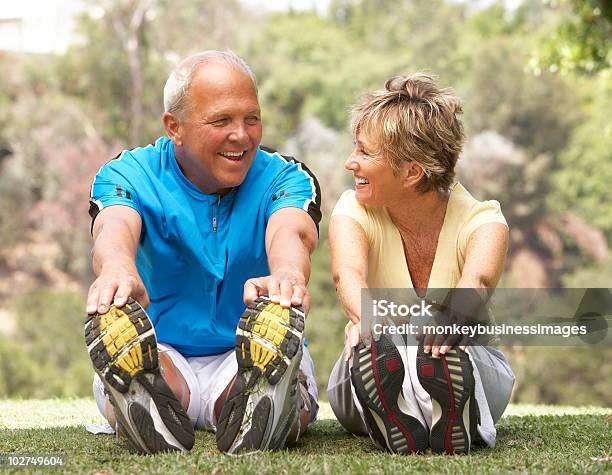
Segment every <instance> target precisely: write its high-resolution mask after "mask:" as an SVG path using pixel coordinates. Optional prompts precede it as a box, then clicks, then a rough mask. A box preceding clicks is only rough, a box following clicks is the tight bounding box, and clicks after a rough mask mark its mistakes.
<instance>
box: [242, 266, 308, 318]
mask: <svg viewBox="0 0 612 475" xmlns="http://www.w3.org/2000/svg"><path fill="white" fill-rule="evenodd" d="M261 295H267V296H269V297H270V300H271V301H272V302H274V303H277V304H280V306H281V307H284V308H289V307H292V306H293V307H298V306H300V305H301V306H302V307H304V312H305V313H306V314H308V310H309V309H310V294H309V293H308V289H307V288H306V284H305V283H304V282H303V278H302V279H300V278H299V277H298V276H297V275H292V274H290V273H281V272H277V273H275V274H273V275H268V276H265V277H255V278H253V279H249V280H247V281H246V282H245V283H244V303H245V304H247V305H250V304H252V303H253V302H254V301H255V300H256V299H257V297H260V296H261Z"/></svg>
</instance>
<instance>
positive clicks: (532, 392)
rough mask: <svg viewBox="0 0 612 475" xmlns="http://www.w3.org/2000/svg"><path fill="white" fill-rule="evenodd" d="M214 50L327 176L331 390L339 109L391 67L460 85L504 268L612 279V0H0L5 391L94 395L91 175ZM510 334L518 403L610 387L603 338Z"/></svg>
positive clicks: (549, 283) (315, 285)
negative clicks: (238, 65) (184, 64)
mask: <svg viewBox="0 0 612 475" xmlns="http://www.w3.org/2000/svg"><path fill="white" fill-rule="evenodd" d="M205 49H232V50H234V51H235V52H237V53H238V54H240V55H241V56H243V57H244V58H245V59H246V60H247V62H249V64H250V65H251V66H252V68H253V69H254V71H255V73H256V74H257V76H258V78H259V94H260V100H261V105H262V109H263V114H264V115H263V119H264V139H263V142H262V143H264V144H266V145H268V146H271V147H274V148H276V149H278V150H280V151H282V152H283V153H287V154H293V155H295V156H296V158H298V159H299V160H301V161H304V162H305V163H306V164H308V166H309V167H310V168H311V169H313V171H315V173H316V174H317V176H318V178H319V182H320V184H321V188H322V191H323V211H324V217H323V223H322V226H321V241H320V245H319V248H318V250H317V252H316V254H315V255H314V258H313V273H312V279H311V284H310V289H311V292H312V295H313V310H312V312H311V314H310V316H309V319H308V325H307V336H308V338H309V340H310V342H311V343H310V348H311V351H312V355H313V357H314V360H315V364H316V365H317V377H318V382H319V386H320V389H321V390H322V392H321V396H322V397H323V399H325V398H326V395H325V391H323V389H324V388H325V387H326V384H327V376H328V375H329V372H330V370H331V367H332V365H333V363H334V360H335V358H337V356H338V355H339V353H340V351H341V348H342V343H343V328H344V324H345V322H346V317H345V316H344V315H343V313H342V310H341V309H340V307H339V305H338V303H337V301H336V297H335V290H334V284H333V282H332V279H331V273H330V260H329V245H328V240H327V222H328V219H329V214H330V212H331V210H332V209H333V206H334V204H335V202H336V200H337V198H338V197H339V195H340V193H341V192H342V191H343V190H345V189H347V188H350V187H351V186H352V175H351V174H350V173H348V172H346V171H344V170H343V163H344V160H345V159H346V157H347V155H348V154H349V151H350V149H351V146H352V138H351V136H350V134H349V132H348V127H347V125H348V120H347V118H348V110H349V108H350V106H351V104H352V103H354V102H355V101H356V100H357V99H358V98H359V96H360V95H361V94H363V93H365V92H366V91H368V90H371V89H377V88H381V87H382V86H383V84H384V81H385V79H387V78H388V77H390V76H392V75H395V74H409V73H412V72H415V71H417V70H426V71H430V72H433V73H435V74H437V75H438V76H439V81H440V83H441V84H443V85H446V86H452V87H453V88H455V90H456V91H457V93H458V94H459V96H460V97H461V98H462V100H463V103H464V116H463V120H464V123H465V126H466V130H467V133H468V142H467V144H466V146H465V151H464V153H463V155H462V157H461V160H460V162H459V165H458V168H459V177H460V180H461V181H462V182H463V183H464V184H465V185H466V186H467V187H468V188H469V189H470V190H471V192H472V193H473V194H474V195H475V196H476V197H477V198H479V199H497V200H499V201H500V202H501V205H502V210H503V212H504V214H505V216H506V218H507V220H508V222H509V224H510V229H511V244H510V253H509V257H508V260H507V268H506V272H505V275H504V278H503V282H502V285H503V286H507V287H536V288H537V287H611V283H612V255H611V252H610V245H611V244H612V200H611V199H610V198H611V196H612V193H611V192H610V184H611V183H612V122H611V120H610V111H612V94H611V92H612V76H611V73H612V2H610V1H604V0H550V1H541V0H524V1H522V2H521V1H497V2H495V1H459V0H452V1H451V0H412V1H408V0H405V1H399V0H327V1H323V0H319V1H317V0H311V1H307V0H304V1H269V2H268V1H257V0H248V1H247V0H243V1H240V0H225V1H223V2H219V1H217V0H200V1H193V0H172V1H170V0H96V1H93V0H64V1H60V0H46V1H45V0H40V1H35V0H22V1H20V2H8V1H2V2H0V71H1V72H2V73H1V74H0V397H11V398H47V397H65V396H89V395H90V388H91V378H92V370H91V366H90V362H89V359H88V357H87V354H86V351H85V347H84V342H83V338H82V321H83V318H84V312H83V309H84V301H85V295H86V290H87V287H88V286H89V284H90V283H91V282H92V280H93V274H92V270H91V264H90V248H91V238H90V234H89V228H90V220H89V216H88V213H87V211H88V196H89V188H90V185H91V180H92V178H93V176H94V174H95V173H96V171H97V170H98V168H99V167H100V166H101V165H102V164H104V163H106V162H107V161H108V160H110V159H111V158H112V157H114V156H115V155H117V154H118V153H119V152H120V151H121V150H122V149H124V148H132V147H135V146H140V145H145V144H147V143H150V142H152V141H154V140H155V139H156V138H157V137H158V136H160V135H162V134H163V133H164V132H163V128H162V124H161V120H160V117H161V113H162V110H163V107H162V87H163V84H164V82H165V79H166V78H167V75H168V74H169V72H170V70H171V69H172V68H173V66H174V65H175V64H176V63H177V61H178V60H180V59H181V58H183V57H184V56H186V55H189V54H191V53H194V52H198V51H201V50H205ZM606 111H607V112H606ZM606 190H607V191H606ZM398 285H399V283H398ZM505 352H506V353H507V355H508V357H509V359H510V361H511V364H512V366H513V368H514V370H515V372H516V375H517V385H516V388H515V393H514V396H513V398H514V402H535V403H555V404H571V405H580V404H596V405H605V406H611V405H612V387H611V384H610V381H612V349H611V348H610V347H598V348H597V349H596V350H595V349H593V348H591V349H588V348H551V347H548V348H538V347H516V348H506V349H505Z"/></svg>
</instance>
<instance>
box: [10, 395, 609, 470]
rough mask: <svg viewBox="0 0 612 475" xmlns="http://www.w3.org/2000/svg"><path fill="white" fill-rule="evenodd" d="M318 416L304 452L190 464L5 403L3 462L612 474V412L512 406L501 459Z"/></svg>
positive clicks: (65, 417)
mask: <svg viewBox="0 0 612 475" xmlns="http://www.w3.org/2000/svg"><path fill="white" fill-rule="evenodd" d="M320 415H321V417H320V420H319V421H318V422H316V423H315V424H314V426H313V427H311V429H309V431H308V433H307V434H306V435H305V436H304V437H303V438H302V439H301V440H300V442H299V444H298V445H297V446H296V447H294V448H292V449H290V450H286V451H283V452H277V453H253V454H245V455H240V456H229V455H221V454H219V453H218V452H217V450H216V446H215V440H214V436H213V435H212V434H209V433H204V432H198V433H197V439H196V445H195V449H194V450H193V451H191V453H189V454H164V455H156V456H141V455H137V454H134V453H131V452H130V451H129V450H128V449H127V448H126V446H125V444H124V443H123V442H122V441H120V440H117V439H116V438H115V437H113V436H106V435H97V436H96V435H92V434H89V433H87V432H86V431H85V428H84V425H85V424H89V423H101V422H102V420H101V418H100V416H99V415H98V414H97V410H96V408H95V404H94V402H93V400H91V399H74V400H40V401H33V400H25V401H18V400H3V401H0V453H1V454H5V455H6V454H26V453H27V454H33V453H36V454H58V453H62V454H66V456H67V465H66V466H65V467H64V468H63V471H65V472H68V473H98V474H111V473H160V474H161V473H163V474H168V473H170V474H175V473H209V472H212V473H218V474H221V473H229V472H231V473H257V474H259V473H274V474H278V473H317V474H318V473H347V472H353V473H381V474H382V473H401V472H408V473H466V472H467V473H493V474H497V473H507V472H527V473H531V472H536V473H541V472H545V473H610V472H612V462H610V461H605V460H606V459H608V460H609V459H610V455H612V409H603V408H593V407H584V408H575V407H557V406H528V405H513V406H511V407H510V408H509V410H508V412H507V414H506V415H505V416H504V418H503V419H502V420H501V421H500V422H499V424H498V443H497V447H496V448H495V449H477V450H474V451H472V454H471V455H469V456H456V457H449V456H440V455H433V454H431V453H429V452H428V453H425V454H423V455H415V456H407V457H404V456H397V455H391V454H387V453H382V452H379V451H378V450H376V449H375V448H374V446H373V444H372V443H371V442H370V440H369V439H368V438H366V437H355V436H352V435H350V434H347V433H346V432H344V431H343V430H342V428H341V427H340V425H339V424H338V423H337V422H336V420H335V419H334V418H333V415H332V414H331V411H330V409H329V406H328V405H326V404H323V405H322V409H321V413H320ZM49 470H50V469H42V470H39V471H40V472H44V473H49ZM0 473H11V472H10V471H8V470H0ZM14 473H24V470H17V471H14Z"/></svg>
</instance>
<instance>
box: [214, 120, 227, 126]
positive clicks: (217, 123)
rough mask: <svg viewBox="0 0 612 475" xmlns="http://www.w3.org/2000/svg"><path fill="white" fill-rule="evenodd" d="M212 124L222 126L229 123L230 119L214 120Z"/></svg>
mask: <svg viewBox="0 0 612 475" xmlns="http://www.w3.org/2000/svg"><path fill="white" fill-rule="evenodd" d="M211 124H212V125H214V126H216V127H222V126H224V125H227V124H229V119H218V120H213V121H212V122H211Z"/></svg>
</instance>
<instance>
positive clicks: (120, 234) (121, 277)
mask: <svg viewBox="0 0 612 475" xmlns="http://www.w3.org/2000/svg"><path fill="white" fill-rule="evenodd" d="M141 229H142V219H141V217H140V214H138V212H137V211H136V210H134V209H132V208H130V207H128V206H109V207H107V208H104V209H103V210H102V211H100V213H99V214H98V216H97V217H96V220H95V222H94V226H93V230H92V234H93V238H94V246H93V249H92V259H93V269H94V272H95V273H96V275H97V276H98V277H97V278H96V280H95V281H94V283H93V284H92V285H91V287H90V288H89V293H88V295H87V313H89V314H92V313H95V312H98V313H104V312H106V311H108V309H109V308H110V306H111V304H115V305H117V306H119V307H121V306H123V305H125V303H126V302H127V299H128V297H132V298H134V300H136V301H138V303H140V305H142V306H143V307H144V308H146V307H148V306H149V297H148V295H147V291H146V290H145V288H144V284H143V283H142V279H141V278H140V276H139V275H138V271H137V270H136V250H137V248H138V241H139V239H140V231H141Z"/></svg>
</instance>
